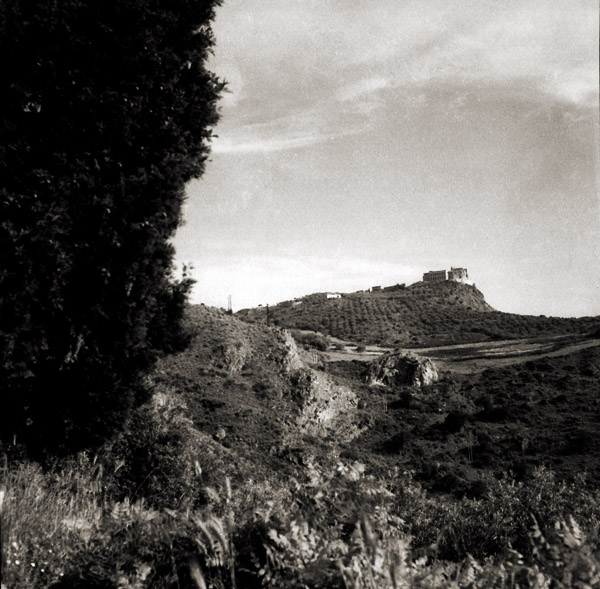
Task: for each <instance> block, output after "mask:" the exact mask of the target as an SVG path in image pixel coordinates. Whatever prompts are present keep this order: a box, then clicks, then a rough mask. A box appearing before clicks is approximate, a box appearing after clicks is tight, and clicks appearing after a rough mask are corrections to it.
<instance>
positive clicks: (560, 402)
mask: <svg viewBox="0 0 600 589" xmlns="http://www.w3.org/2000/svg"><path fill="white" fill-rule="evenodd" d="M480 313H482V314H484V315H489V314H491V313H493V312H492V311H480ZM187 325H188V327H189V328H190V329H192V330H193V331H194V332H195V337H194V338H193V341H192V344H191V345H190V347H189V348H188V349H187V350H186V351H184V352H181V353H178V354H175V355H172V356H168V357H165V358H163V359H161V361H160V363H159V365H158V367H157V370H156V371H155V373H154V374H153V375H152V377H151V379H150V380H151V381H152V384H153V386H154V389H155V394H154V398H153V401H152V402H151V403H149V404H148V405H146V406H142V407H140V408H139V409H138V410H136V411H135V412H134V415H133V418H132V419H130V420H129V422H128V427H127V428H126V430H125V431H123V432H122V433H121V434H119V436H117V438H116V439H115V440H112V441H109V442H108V443H107V445H106V447H104V448H102V449H100V450H99V452H98V454H97V455H95V456H93V457H92V456H89V455H87V454H85V453H84V454H83V455H79V456H77V457H72V458H69V459H66V460H65V461H63V462H61V463H58V464H57V465H55V466H54V465H47V466H46V468H45V469H42V468H41V467H40V466H38V465H35V464H31V463H27V462H26V463H17V464H14V463H12V464H11V462H10V461H9V456H8V452H12V453H14V452H15V451H16V450H15V449H14V448H12V447H11V448H4V453H5V457H4V467H3V468H1V469H0V475H1V479H0V489H1V490H2V497H3V509H2V512H1V513H0V515H1V516H2V546H3V555H2V556H3V567H2V568H3V582H5V581H6V585H7V586H8V587H17V586H18V587H21V586H22V587H37V586H39V587H53V588H55V589H61V588H65V587H100V586H102V587H116V586H122V587H139V588H140V589H147V588H150V587H152V588H155V587H156V588H164V589H175V588H176V587H189V588H191V587H198V586H200V587H201V586H207V587H222V588H223V589H229V588H231V589H233V588H234V587H248V588H259V587H273V588H275V587H298V588H300V587H315V588H316V587H365V588H366V587H382V588H389V589H395V588H396V587H404V586H411V587H415V588H421V589H425V588H429V587H446V586H449V583H448V581H449V579H452V580H453V581H452V583H453V584H452V586H456V587H471V588H474V589H477V588H479V589H483V588H487V587H490V586H498V587H500V586H509V585H508V584H507V583H505V581H506V579H507V578H508V579H509V580H510V579H515V578H517V577H518V578H519V579H524V582H523V584H522V586H534V582H535V583H537V584H538V585H539V584H540V583H541V582H543V583H544V586H557V587H558V586H565V587H567V586H580V587H585V586H589V587H592V586H596V584H597V583H596V581H597V580H598V570H600V568H599V567H600V564H599V563H598V559H597V556H596V555H597V550H598V542H597V536H595V535H594V534H595V532H596V531H597V529H598V526H599V525H600V494H599V493H598V491H597V488H598V483H600V478H599V474H598V473H599V472H600V458H599V456H600V453H599V452H598V450H599V449H600V448H599V446H598V440H600V421H599V420H598V410H599V401H598V399H599V398H600V346H599V344H600V342H598V341H596V340H593V339H592V338H588V340H587V342H586V345H588V344H589V346H591V347H588V348H587V349H579V350H577V351H574V352H573V353H571V354H564V355H561V356H556V357H550V356H549V354H550V353H554V352H552V351H549V350H548V348H547V347H545V346H542V347H541V348H535V349H531V350H528V356H529V355H531V354H537V353H539V354H542V355H545V356H544V357H537V358H534V359H531V360H528V361H526V360H525V359H524V357H523V356H522V355H521V356H515V355H514V354H513V353H512V352H511V353H508V354H504V357H503V362H514V363H513V364H505V365H502V366H498V367H493V368H488V369H484V370H482V371H479V370H477V371H471V372H469V373H461V372H456V371H453V370H452V366H453V365H454V364H455V363H456V362H458V359H459V358H458V357H459V356H460V355H461V354H467V355H468V357H469V358H471V359H470V362H473V361H475V359H474V358H473V356H476V357H479V356H480V355H482V354H487V353H489V352H487V351H486V348H487V349H490V348H494V346H492V345H489V344H485V345H481V346H454V347H452V349H451V350H450V352H451V354H450V357H449V358H447V360H448V362H447V364H446V365H444V368H446V369H445V370H440V373H439V377H440V378H439V380H437V381H434V382H431V383H430V384H425V382H422V383H421V386H420V387H417V386H409V385H406V384H402V383H398V381H397V380H396V381H395V382H394V383H393V384H376V385H368V384H367V382H366V380H365V376H366V374H367V373H368V372H369V365H370V363H371V362H372V361H373V355H368V354H365V355H364V357H361V359H357V358H356V357H357V356H359V355H358V354H350V353H346V352H340V351H336V352H335V354H331V353H330V352H329V351H325V352H320V351H317V350H315V348H314V346H312V343H314V341H319V340H317V339H316V338H315V334H311V335H312V339H310V338H309V340H308V343H309V344H311V345H309V349H302V347H301V346H297V345H296V342H295V341H294V339H293V338H292V337H291V336H290V333H289V332H287V331H286V330H283V329H281V328H279V327H268V326H266V325H265V324H264V323H262V322H255V323H248V322H244V321H241V320H240V319H238V318H236V317H235V316H231V315H229V314H227V313H225V312H224V311H220V310H217V309H211V308H207V307H204V306H202V305H198V306H194V307H191V308H189V309H188V315H187ZM300 335H302V334H300ZM321 339H325V338H321ZM572 339H577V338H572ZM319 343H320V341H319ZM564 349H565V348H564V347H563V348H562V351H564ZM371 352H372V350H371ZM419 353H421V351H420V352H419ZM436 354H437V355H438V356H439V357H440V358H443V357H444V355H443V354H442V351H441V350H439V349H438V350H436ZM413 355H414V356H417V354H416V353H415V354H413ZM344 358H345V359H344ZM453 363H454V364H453ZM448 368H449V369H448ZM381 382H389V381H384V380H381ZM532 516H533V517H532ZM534 518H535V519H534ZM49 547H51V548H49ZM55 554H57V555H60V558H55V557H54V555H55ZM31 563H33V565H35V566H33V565H32V564H31ZM198 579H200V580H198ZM573 579H575V580H576V581H577V582H576V583H574V582H573ZM513 585H514V583H512V582H511V583H510V586H513ZM536 586H537V585H536Z"/></svg>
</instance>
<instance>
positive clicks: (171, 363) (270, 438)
mask: <svg viewBox="0 0 600 589" xmlns="http://www.w3.org/2000/svg"><path fill="white" fill-rule="evenodd" d="M188 321H189V324H190V327H192V328H193V329H194V330H195V332H196V335H195V337H194V340H193V342H192V344H191V346H190V347H189V348H188V349H187V350H186V351H185V352H183V353H180V354H177V355H174V356H171V357H168V358H165V359H163V360H161V362H160V364H159V367H158V369H157V372H156V376H155V378H156V379H157V381H158V382H159V383H161V384H164V385H168V386H169V387H171V388H172V389H174V390H175V391H176V392H177V393H178V394H179V395H181V397H182V399H183V400H184V402H185V404H186V405H187V407H188V410H189V413H190V417H191V419H192V420H193V422H194V425H195V427H196V428H198V430H200V431H201V432H203V433H205V434H207V435H210V436H211V437H212V438H213V439H214V440H217V441H218V442H219V443H220V444H222V445H223V446H224V447H225V448H229V449H231V450H232V451H234V452H235V453H236V454H237V455H238V456H240V457H242V458H243V459H244V460H245V461H247V462H250V463H253V464H255V465H256V472H255V473H254V474H255V476H259V474H260V473H261V471H262V474H263V475H265V476H266V475H267V474H268V473H269V471H272V470H273V467H275V466H277V467H278V468H279V469H280V470H281V473H282V474H284V473H285V462H286V461H289V459H290V458H289V456H290V452H291V453H294V452H296V451H297V448H298V447H299V446H302V441H303V440H304V439H305V438H307V437H308V438H311V437H314V438H315V439H316V443H317V445H318V443H319V442H318V440H320V439H325V438H332V439H336V440H339V441H349V440H351V439H352V438H354V437H355V436H356V435H358V433H359V429H358V426H357V423H356V407H357V399H356V395H355V393H354V392H353V391H352V390H351V389H350V388H348V387H347V386H343V385H340V384H339V383H338V382H337V380H336V379H335V378H334V377H332V376H331V375H329V374H327V373H325V372H323V371H320V370H318V369H317V368H315V367H312V366H309V365H307V364H306V363H305V362H303V360H302V359H301V357H300V355H299V353H298V350H297V347H296V343H295V341H294V340H293V338H292V337H291V336H290V334H289V333H288V332H286V331H285V330H283V329H280V328H277V327H275V328H269V327H266V326H264V325H250V324H248V323H245V322H243V321H240V320H239V319H237V318H236V317H232V316H230V315H228V314H226V313H225V312H223V311H220V310H217V309H213V308H209V307H205V306H203V305H197V306H194V307H191V308H190V310H189V313H188ZM282 466H283V467H284V468H281V467H282Z"/></svg>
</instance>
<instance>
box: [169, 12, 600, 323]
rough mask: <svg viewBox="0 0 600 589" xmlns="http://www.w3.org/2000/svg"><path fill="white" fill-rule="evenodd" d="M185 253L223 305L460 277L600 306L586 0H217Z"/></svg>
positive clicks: (507, 300)
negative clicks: (212, 117)
mask: <svg viewBox="0 0 600 589" xmlns="http://www.w3.org/2000/svg"><path fill="white" fill-rule="evenodd" d="M214 31H215V35H216V41H217V46H216V48H215V56H214V60H213V62H212V63H211V68H212V69H213V71H215V72H216V73H217V74H219V75H220V76H221V77H223V78H225V79H226V80H227V81H228V82H229V90H230V92H229V93H228V94H226V95H225V96H224V98H223V100H222V107H221V110H222V119H221V122H220V123H219V125H218V127H217V129H216V133H217V134H218V135H219V137H218V139H216V140H214V142H213V155H212V156H211V162H209V163H208V165H207V170H206V173H205V175H204V177H203V178H202V179H200V180H198V181H195V182H193V183H191V184H190V185H189V186H188V200H187V204H186V206H185V211H184V218H185V222H186V224H185V225H184V226H183V227H182V228H181V229H180V230H179V231H178V233H177V236H176V238H175V246H176V249H177V257H178V260H179V261H180V262H191V263H192V264H193V265H194V267H195V270H194V276H195V277H196V279H197V280H198V283H197V284H196V287H195V290H194V294H193V296H192V302H204V303H207V304H211V305H217V306H226V305H227V296H228V295H229V294H231V296H232V299H233V306H234V309H236V310H237V309H239V308H242V307H248V306H255V305H258V304H261V303H262V304H264V303H271V304H273V303H276V302H278V301H281V300H286V299H290V298H293V297H297V296H302V295H304V294H310V293H312V292H317V291H325V290H334V291H341V292H350V291H355V290H359V289H361V290H362V289H365V288H368V287H370V286H373V285H384V286H386V285H391V284H396V283H398V282H406V283H412V282H415V281H417V280H420V279H421V276H422V273H423V272H425V271H428V270H439V269H449V268H450V266H461V267H466V268H468V271H469V274H470V277H471V279H472V280H474V282H475V283H476V285H477V287H478V288H479V289H480V290H481V291H482V292H483V293H484V295H485V296H486V300H487V301H488V302H489V303H490V304H491V305H492V306H493V307H495V308H496V309H498V310H501V311H510V312H516V313H523V314H534V315H538V314H546V315H556V316H581V315H598V314H600V199H599V180H598V179H599V176H600V174H599V169H600V168H599V140H598V136H599V125H598V3H597V0H579V1H578V0H570V1H569V2H566V1H565V0H540V1H538V0H514V1H485V0H474V1H470V0H444V1H441V0H440V1H438V0H427V1H425V0H419V1H412V2H411V1H407V0H402V1H400V0H378V1H377V2H373V1H372V0H370V1H368V0H319V1H316V0H315V1H313V0H252V1H250V2H248V1H244V0H225V2H224V5H223V6H222V7H221V8H219V9H218V14H217V20H216V22H215V25H214Z"/></svg>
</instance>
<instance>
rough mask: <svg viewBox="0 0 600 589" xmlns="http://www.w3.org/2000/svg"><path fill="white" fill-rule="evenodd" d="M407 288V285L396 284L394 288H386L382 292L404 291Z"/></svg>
mask: <svg viewBox="0 0 600 589" xmlns="http://www.w3.org/2000/svg"><path fill="white" fill-rule="evenodd" d="M405 288H406V283H402V284H394V285H393V286H384V287H383V288H382V289H381V290H383V291H384V292H390V291H395V290H404V289H405Z"/></svg>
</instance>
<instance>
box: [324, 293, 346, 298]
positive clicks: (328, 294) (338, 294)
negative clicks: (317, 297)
mask: <svg viewBox="0 0 600 589" xmlns="http://www.w3.org/2000/svg"><path fill="white" fill-rule="evenodd" d="M327 298H328V299H341V298H342V295H341V294H340V293H339V292H328V293H327Z"/></svg>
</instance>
